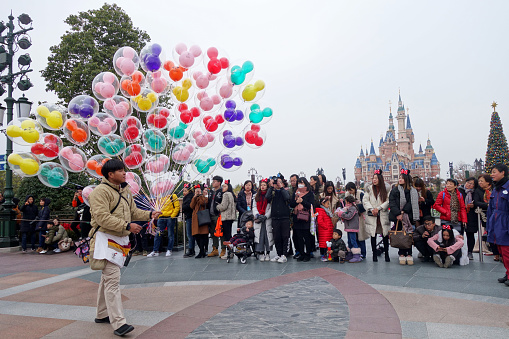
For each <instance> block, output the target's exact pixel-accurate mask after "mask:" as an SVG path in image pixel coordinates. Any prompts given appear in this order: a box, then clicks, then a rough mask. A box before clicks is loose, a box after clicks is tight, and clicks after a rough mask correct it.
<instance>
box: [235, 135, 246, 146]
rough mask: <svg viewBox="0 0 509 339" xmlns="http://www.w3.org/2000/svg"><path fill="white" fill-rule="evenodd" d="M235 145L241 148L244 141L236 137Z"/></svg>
mask: <svg viewBox="0 0 509 339" xmlns="http://www.w3.org/2000/svg"><path fill="white" fill-rule="evenodd" d="M235 145H236V146H242V145H244V139H242V138H241V137H236V138H235Z"/></svg>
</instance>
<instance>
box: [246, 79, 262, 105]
mask: <svg viewBox="0 0 509 339" xmlns="http://www.w3.org/2000/svg"><path fill="white" fill-rule="evenodd" d="M263 94H265V82H264V81H263V80H257V81H255V82H254V83H252V84H249V85H246V86H245V87H243V88H242V90H241V92H240V97H241V98H242V100H244V101H246V102H255V101H258V100H260V99H261V98H262V97H263Z"/></svg>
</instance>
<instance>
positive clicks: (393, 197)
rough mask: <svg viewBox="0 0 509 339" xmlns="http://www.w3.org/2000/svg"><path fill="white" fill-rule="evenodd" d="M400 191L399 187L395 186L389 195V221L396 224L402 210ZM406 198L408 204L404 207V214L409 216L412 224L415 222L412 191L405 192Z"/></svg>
mask: <svg viewBox="0 0 509 339" xmlns="http://www.w3.org/2000/svg"><path fill="white" fill-rule="evenodd" d="M399 198H400V197H399V189H398V186H394V188H393V189H392V190H391V193H390V194H389V208H390V209H391V210H390V211H389V220H390V221H393V222H396V221H397V220H398V219H396V217H397V216H398V215H400V214H401V209H400V207H399ZM405 198H406V204H405V206H403V212H405V213H406V214H408V218H409V219H410V222H411V223H412V222H413V221H414V218H413V215H414V213H413V211H412V202H411V200H410V190H405Z"/></svg>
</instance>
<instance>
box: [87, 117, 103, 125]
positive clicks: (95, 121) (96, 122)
mask: <svg viewBox="0 0 509 339" xmlns="http://www.w3.org/2000/svg"><path fill="white" fill-rule="evenodd" d="M100 122H101V120H99V118H98V117H95V116H94V117H91V118H90V120H88V124H89V125H90V126H91V127H97V126H98V125H99V123H100Z"/></svg>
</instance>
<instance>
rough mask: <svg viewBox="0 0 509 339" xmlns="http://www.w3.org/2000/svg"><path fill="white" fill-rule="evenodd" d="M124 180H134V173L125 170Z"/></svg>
mask: <svg viewBox="0 0 509 339" xmlns="http://www.w3.org/2000/svg"><path fill="white" fill-rule="evenodd" d="M125 180H134V173H133V172H126V174H125Z"/></svg>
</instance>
